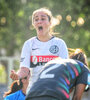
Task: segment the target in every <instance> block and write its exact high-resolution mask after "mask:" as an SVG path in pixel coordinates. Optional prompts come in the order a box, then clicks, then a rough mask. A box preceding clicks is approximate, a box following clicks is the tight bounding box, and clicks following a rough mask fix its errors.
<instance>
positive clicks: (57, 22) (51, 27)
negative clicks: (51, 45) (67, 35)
mask: <svg viewBox="0 0 90 100" xmlns="http://www.w3.org/2000/svg"><path fill="white" fill-rule="evenodd" d="M37 12H44V13H45V14H46V15H47V16H48V19H49V21H50V22H51V26H50V33H53V29H54V27H55V26H56V25H58V24H59V23H60V19H59V18H58V17H56V18H55V17H53V16H52V13H51V11H50V10H49V9H48V8H46V7H45V8H40V9H37V10H35V11H34V12H33V14H32V25H34V24H33V20H34V16H35V14H36V13H37Z"/></svg>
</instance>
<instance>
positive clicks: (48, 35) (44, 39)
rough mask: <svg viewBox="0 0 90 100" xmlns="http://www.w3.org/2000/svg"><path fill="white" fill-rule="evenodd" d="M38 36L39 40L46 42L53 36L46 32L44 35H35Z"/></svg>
mask: <svg viewBox="0 0 90 100" xmlns="http://www.w3.org/2000/svg"><path fill="white" fill-rule="evenodd" d="M37 37H38V39H39V40H40V41H42V42H47V41H49V40H50V39H51V38H52V37H53V36H52V35H51V34H47V35H45V36H39V35H38V36H37Z"/></svg>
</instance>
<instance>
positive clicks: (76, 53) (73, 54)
mask: <svg viewBox="0 0 90 100" xmlns="http://www.w3.org/2000/svg"><path fill="white" fill-rule="evenodd" d="M68 50H69V57H70V58H71V59H76V60H79V61H81V62H82V63H84V64H85V65H86V66H87V67H88V61H87V56H86V54H85V52H84V51H83V50H82V49H80V48H76V49H71V48H68Z"/></svg>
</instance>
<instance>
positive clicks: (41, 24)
mask: <svg viewBox="0 0 90 100" xmlns="http://www.w3.org/2000/svg"><path fill="white" fill-rule="evenodd" d="M33 25H34V27H35V29H36V31H37V35H39V36H45V35H46V34H49V30H50V25H51V23H50V19H49V16H48V15H47V14H46V13H45V12H43V11H39V12H36V13H35V14H34V17H33Z"/></svg>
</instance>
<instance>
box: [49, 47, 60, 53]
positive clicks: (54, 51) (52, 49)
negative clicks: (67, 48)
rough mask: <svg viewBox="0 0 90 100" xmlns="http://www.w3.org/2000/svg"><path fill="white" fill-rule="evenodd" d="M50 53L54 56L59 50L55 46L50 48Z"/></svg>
mask: <svg viewBox="0 0 90 100" xmlns="http://www.w3.org/2000/svg"><path fill="white" fill-rule="evenodd" d="M49 51H50V52H51V53H53V54H55V53H57V52H58V51H59V48H58V46H57V45H53V46H51V47H50V49H49Z"/></svg>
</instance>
